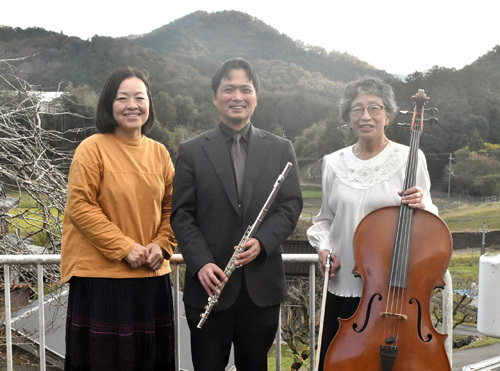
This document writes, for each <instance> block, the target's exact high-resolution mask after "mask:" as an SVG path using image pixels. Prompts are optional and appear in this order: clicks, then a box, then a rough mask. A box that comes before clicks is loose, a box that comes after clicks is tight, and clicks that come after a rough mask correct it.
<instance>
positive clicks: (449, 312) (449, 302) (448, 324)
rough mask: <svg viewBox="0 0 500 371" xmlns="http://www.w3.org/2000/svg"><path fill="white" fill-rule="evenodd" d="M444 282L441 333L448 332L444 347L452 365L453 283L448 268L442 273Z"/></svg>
mask: <svg viewBox="0 0 500 371" xmlns="http://www.w3.org/2000/svg"><path fill="white" fill-rule="evenodd" d="M444 283H445V286H444V289H443V296H442V303H441V309H442V311H443V333H445V334H448V337H447V338H446V340H445V341H444V347H445V349H446V353H447V354H448V360H449V361H450V365H453V359H452V358H453V357H452V356H453V285H452V281H451V274H450V271H449V270H446V273H445V275H444Z"/></svg>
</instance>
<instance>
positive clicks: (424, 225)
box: [324, 90, 453, 371]
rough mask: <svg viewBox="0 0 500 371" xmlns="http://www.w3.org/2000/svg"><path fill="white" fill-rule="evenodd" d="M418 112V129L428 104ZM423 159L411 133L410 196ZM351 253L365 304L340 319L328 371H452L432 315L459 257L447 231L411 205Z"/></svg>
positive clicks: (365, 224) (385, 213)
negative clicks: (453, 262)
mask: <svg viewBox="0 0 500 371" xmlns="http://www.w3.org/2000/svg"><path fill="white" fill-rule="evenodd" d="M420 92H421V94H423V90H421V91H419V93H420ZM417 107H418V108H419V109H420V110H421V111H419V110H417V109H416V110H415V112H416V113H415V114H414V122H415V121H417V124H418V123H419V122H418V121H421V122H423V103H422V104H421V106H418V103H417ZM414 124H415V123H412V127H413V125H414ZM412 147H413V148H412ZM412 151H414V153H413V154H412ZM417 151H418V138H417V139H416V143H413V133H412V144H411V145H410V154H409V161H408V165H407V174H406V175H407V177H406V178H407V179H406V180H405V186H404V189H409V188H411V186H413V185H414V183H415V179H414V177H413V176H414V175H415V173H416V171H415V170H416V161H417V159H416V158H417V156H418V152H417ZM412 177H413V178H412ZM353 248H354V259H355V267H354V270H353V274H356V275H359V276H360V277H361V278H362V280H363V291H362V296H361V300H360V304H359V306H358V309H357V310H356V312H355V313H354V315H353V316H352V317H351V318H348V319H339V321H340V327H339V330H338V332H337V334H336V336H335V337H334V339H333V341H332V342H331V344H330V346H329V348H328V351H327V353H326V356H325V363H324V364H325V366H324V370H326V371H331V370H363V371H367V370H374V371H378V370H382V371H389V370H394V371H400V370H405V371H411V370H419V371H422V370H425V371H432V370H436V371H444V370H451V365H450V362H449V360H448V356H447V354H446V350H445V346H444V341H445V339H446V336H447V335H445V334H441V333H439V332H438V331H437V330H436V329H435V328H434V325H433V323H432V320H431V313H430V304H431V298H432V293H433V291H434V289H435V288H436V287H442V286H444V275H445V273H446V269H447V267H448V264H449V261H450V259H451V254H452V250H453V243H452V239H451V233H450V231H449V229H448V227H447V226H446V224H445V223H444V222H443V221H442V220H441V219H440V218H439V217H438V216H436V215H434V214H432V213H430V212H427V211H424V210H420V209H411V208H409V207H408V206H407V205H403V204H401V205H400V206H387V207H383V208H381V209H377V210H375V211H373V212H371V213H369V214H368V215H366V216H365V217H364V218H363V219H362V221H361V222H360V223H359V225H358V227H357V229H356V232H355V235H354V240H353Z"/></svg>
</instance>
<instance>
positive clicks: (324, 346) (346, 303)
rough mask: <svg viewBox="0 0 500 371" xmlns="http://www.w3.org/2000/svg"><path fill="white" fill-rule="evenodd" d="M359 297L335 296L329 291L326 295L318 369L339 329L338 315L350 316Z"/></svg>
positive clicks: (321, 367)
mask: <svg viewBox="0 0 500 371" xmlns="http://www.w3.org/2000/svg"><path fill="white" fill-rule="evenodd" d="M359 300H360V298H359V297H354V298H351V297H343V296H336V295H333V294H331V293H330V292H329V293H328V295H327V296H326V306H325V319H324V323H323V337H322V338H321V353H320V357H319V370H320V371H322V370H323V366H324V362H325V356H326V352H327V350H328V347H329V346H330V343H331V342H332V340H333V338H334V337H335V334H336V333H337V331H338V329H339V320H338V319H339V317H340V318H343V319H346V318H349V317H351V316H352V315H353V314H354V312H356V309H358V305H359Z"/></svg>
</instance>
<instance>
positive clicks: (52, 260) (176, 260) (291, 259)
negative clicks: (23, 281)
mask: <svg viewBox="0 0 500 371" xmlns="http://www.w3.org/2000/svg"><path fill="white" fill-rule="evenodd" d="M282 256H283V261H284V262H285V263H298V264H308V265H309V308H310V311H309V313H315V312H316V311H315V295H316V293H315V288H316V283H315V278H316V264H317V259H318V257H317V255H316V254H283V255H282ZM60 258H61V256H60V255H0V265H3V267H4V283H5V284H4V287H5V294H4V295H5V300H4V303H5V329H6V331H5V334H6V346H7V347H6V349H7V371H11V370H13V358H12V327H11V310H12V309H11V303H10V284H9V283H10V266H11V265H25V264H32V265H33V264H35V265H36V266H37V271H38V277H37V279H38V292H39V293H42V295H38V300H39V301H40V300H41V299H43V292H44V291H43V265H44V264H59V263H60ZM170 263H171V265H172V271H173V273H174V274H173V277H174V279H173V300H174V316H175V318H174V320H175V339H176V341H175V357H176V365H177V370H180V356H179V354H180V347H179V344H180V333H179V325H178V324H179V322H180V316H181V313H180V307H179V265H181V264H183V263H184V260H183V258H182V255H181V254H174V255H173V256H172V258H171V259H170ZM445 283H446V286H445V288H444V290H443V296H442V309H443V329H442V330H443V332H444V333H447V334H448V335H449V336H448V338H447V339H446V342H445V347H446V352H447V354H448V357H449V360H450V364H451V363H452V340H453V339H452V336H451V335H452V331H453V290H452V282H451V275H450V273H449V272H448V271H447V272H446V276H445ZM309 317H310V318H309V335H310V336H309V342H310V344H315V340H316V339H315V336H316V334H315V318H314V316H309ZM38 322H39V348H40V370H43V371H45V370H46V359H45V317H44V303H43V301H42V302H40V304H39V313H38ZM278 328H281V323H280V324H279V327H278ZM314 364H315V352H314V346H312V347H311V350H310V356H309V369H310V370H314ZM276 370H277V371H280V370H281V331H278V332H277V334H276Z"/></svg>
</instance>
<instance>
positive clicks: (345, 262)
mask: <svg viewBox="0 0 500 371" xmlns="http://www.w3.org/2000/svg"><path fill="white" fill-rule="evenodd" d="M340 109H341V115H342V119H343V120H344V121H345V122H346V123H348V124H349V126H350V127H351V128H352V130H353V132H354V133H355V135H356V137H357V139H358V141H357V142H356V143H355V144H354V145H352V146H349V147H346V148H343V149H341V150H338V151H336V152H334V153H331V154H329V155H326V156H325V157H324V159H323V176H322V190H323V191H322V201H321V209H320V212H319V214H318V215H317V216H315V217H314V218H313V225H312V226H311V227H310V228H309V230H308V231H307V237H308V239H309V242H310V243H311V245H312V246H314V247H315V248H316V249H317V250H318V260H319V267H320V270H321V272H322V274H324V272H325V264H326V259H327V256H328V254H331V268H330V281H329V285H328V294H327V301H326V310H325V319H324V324H323V338H322V342H321V343H322V346H321V353H320V367H319V369H320V370H322V369H323V362H324V357H325V354H326V351H327V349H328V346H329V345H330V343H331V341H332V339H333V337H334V336H335V334H336V332H337V330H338V327H339V322H338V318H339V317H340V318H349V317H350V316H352V315H353V314H354V312H355V311H356V308H357V306H358V304H359V300H360V296H361V290H362V282H361V278H359V277H355V276H354V275H353V274H352V270H353V268H354V257H353V236H354V232H355V230H356V227H357V226H358V223H359V222H360V221H361V219H363V217H364V216H365V215H367V214H368V213H370V212H371V211H373V210H376V209H378V208H381V207H384V206H390V205H396V206H397V205H400V203H401V202H403V203H405V204H408V205H409V206H410V207H414V208H420V209H425V210H427V211H430V212H432V213H434V214H436V215H437V208H436V206H435V205H433V203H432V200H431V195H430V180H429V174H428V171H427V163H426V161H425V157H424V154H423V153H422V152H421V151H419V157H418V169H417V182H416V184H417V186H415V187H412V188H410V189H409V190H407V191H406V196H404V197H402V198H401V194H402V187H403V183H404V177H405V170H406V161H407V157H408V150H409V148H408V147H407V146H404V145H401V144H398V143H395V142H392V141H390V140H389V139H388V138H387V137H386V135H385V127H386V126H387V125H389V122H390V121H391V119H393V118H394V117H395V116H396V113H397V105H396V102H395V99H394V92H393V90H392V88H391V87H390V86H389V85H388V84H386V83H384V82H383V81H381V80H379V79H377V78H372V77H367V78H363V79H361V80H357V81H354V82H351V83H350V84H348V85H347V87H346V90H345V93H344V96H343V98H342V100H341V102H340ZM374 238H376V236H374Z"/></svg>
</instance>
